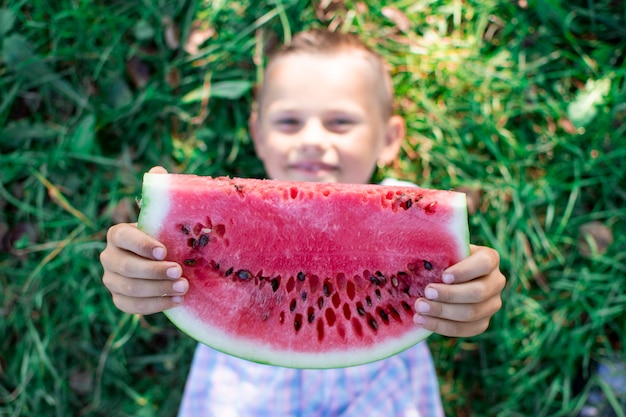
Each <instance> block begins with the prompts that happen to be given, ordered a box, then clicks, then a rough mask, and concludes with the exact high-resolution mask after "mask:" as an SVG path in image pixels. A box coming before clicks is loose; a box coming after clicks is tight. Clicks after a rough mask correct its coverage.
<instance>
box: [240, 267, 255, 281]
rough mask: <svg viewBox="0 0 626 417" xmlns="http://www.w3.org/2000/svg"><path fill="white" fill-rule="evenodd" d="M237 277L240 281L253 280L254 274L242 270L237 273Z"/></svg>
mask: <svg viewBox="0 0 626 417" xmlns="http://www.w3.org/2000/svg"><path fill="white" fill-rule="evenodd" d="M237 276H238V277H239V279H242V280H244V281H247V280H249V279H250V278H252V274H251V273H250V271H246V270H245V269H240V270H239V271H237Z"/></svg>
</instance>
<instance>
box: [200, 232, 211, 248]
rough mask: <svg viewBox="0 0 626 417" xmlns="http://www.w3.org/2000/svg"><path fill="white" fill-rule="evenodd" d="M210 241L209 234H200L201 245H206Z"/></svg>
mask: <svg viewBox="0 0 626 417" xmlns="http://www.w3.org/2000/svg"><path fill="white" fill-rule="evenodd" d="M207 243H209V237H208V236H207V235H202V236H200V246H206V244H207Z"/></svg>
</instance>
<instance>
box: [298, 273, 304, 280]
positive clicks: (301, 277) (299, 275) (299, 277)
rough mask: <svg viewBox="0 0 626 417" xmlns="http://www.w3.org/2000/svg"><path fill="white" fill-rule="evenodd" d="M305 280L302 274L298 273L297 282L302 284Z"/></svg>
mask: <svg viewBox="0 0 626 417" xmlns="http://www.w3.org/2000/svg"><path fill="white" fill-rule="evenodd" d="M304 278H305V275H304V272H302V271H300V272H298V281H300V282H303V281H304Z"/></svg>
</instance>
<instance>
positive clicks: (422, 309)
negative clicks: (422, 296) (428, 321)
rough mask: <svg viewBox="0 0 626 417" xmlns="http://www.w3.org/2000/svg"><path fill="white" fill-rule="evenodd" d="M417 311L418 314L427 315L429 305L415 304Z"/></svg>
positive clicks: (420, 302)
mask: <svg viewBox="0 0 626 417" xmlns="http://www.w3.org/2000/svg"><path fill="white" fill-rule="evenodd" d="M416 307H417V311H419V312H420V313H428V312H429V311H430V304H428V303H425V302H424V301H418V302H417V306H416Z"/></svg>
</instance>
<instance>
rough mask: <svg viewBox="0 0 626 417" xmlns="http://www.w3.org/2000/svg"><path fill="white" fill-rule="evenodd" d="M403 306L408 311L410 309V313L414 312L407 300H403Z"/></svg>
mask: <svg viewBox="0 0 626 417" xmlns="http://www.w3.org/2000/svg"><path fill="white" fill-rule="evenodd" d="M402 308H404V309H405V310H406V311H408V312H409V313H413V309H412V308H411V306H410V305H409V303H407V302H406V301H403V302H402Z"/></svg>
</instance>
